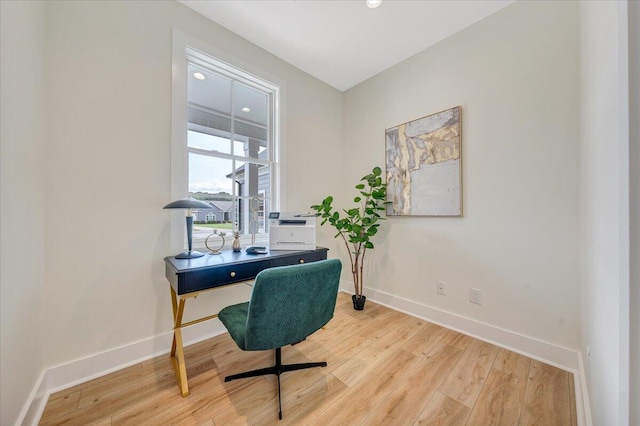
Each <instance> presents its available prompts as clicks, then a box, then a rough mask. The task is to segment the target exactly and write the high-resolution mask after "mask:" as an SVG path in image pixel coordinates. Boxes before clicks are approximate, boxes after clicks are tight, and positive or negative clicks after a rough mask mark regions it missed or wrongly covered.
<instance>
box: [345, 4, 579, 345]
mask: <svg viewBox="0 0 640 426" xmlns="http://www.w3.org/2000/svg"><path fill="white" fill-rule="evenodd" d="M577 31H578V15H577V6H576V4H575V3H572V2H518V3H515V4H513V5H511V6H508V7H506V8H504V9H502V10H500V11H499V12H497V13H496V14H494V15H491V16H489V17H487V18H486V19H484V20H482V21H480V22H478V23H476V24H474V25H472V26H471V27H468V28H466V29H464V30H462V31H461V32H459V33H457V34H455V35H453V36H451V37H449V38H447V39H445V40H443V41H442V42H440V43H438V44H437V45H435V46H433V47H431V48H429V49H426V50H424V51H423V52H421V53H419V54H417V55H415V56H413V57H412V58H410V59H408V60H406V61H404V62H402V63H400V64H398V65H396V66H394V67H392V68H390V69H388V70H387V71H385V72H383V73H381V74H379V75H377V76H375V77H373V78H371V79H369V80H367V81H366V82H364V83H362V84H360V85H358V86H356V87H355V88H353V89H350V90H349V91H347V92H346V94H345V106H344V111H345V116H344V123H345V147H344V150H343V152H344V155H345V158H347V159H348V160H349V163H348V169H347V170H346V171H345V177H346V180H347V181H348V182H351V181H355V180H356V179H357V178H359V177H360V176H361V175H362V174H363V173H364V172H365V171H367V170H368V169H370V167H371V165H374V164H377V165H380V166H382V167H383V168H384V158H385V153H384V131H385V129H386V128H389V127H392V126H395V125H397V124H401V123H404V122H406V121H409V120H413V119H416V118H419V117H422V116H425V115H428V114H431V113H435V112H438V111H441V110H444V109H447V108H450V107H453V106H456V105H461V106H462V153H463V158H462V165H463V166H462V167H463V171H462V173H463V197H464V199H463V209H464V217H463V218H462V219H456V218H423V217H402V218H398V217H394V218H390V219H389V220H388V221H387V223H385V224H384V230H383V231H382V233H381V235H379V237H380V238H379V239H378V241H379V244H378V245H377V246H376V250H375V252H374V253H375V254H374V259H373V261H372V262H371V268H370V271H369V273H368V274H367V276H366V278H365V285H366V286H367V287H369V288H373V289H376V290H381V291H383V292H386V293H390V294H393V295H395V296H398V297H402V298H406V299H409V300H412V301H415V302H418V303H421V304H424V305H428V306H430V307H433V308H436V309H441V310H445V311H448V312H451V313H454V314H457V315H461V316H464V317H467V318H470V319H473V320H477V321H481V322H484V323H488V324H490V325H493V326H496V327H500V328H504V329H508V330H512V331H515V332H517V333H521V334H524V335H526V336H531V337H534V338H538V339H542V340H544V341H547V342H551V343H555V344H557V345H560V346H565V347H569V348H572V349H578V348H579V345H580V337H579V297H578V295H579V282H578V277H579V275H578V270H577V268H578V263H577V261H578V256H577V253H578V245H577V244H578V225H577V223H578V139H577V130H578V111H577V107H578V85H577V78H578V57H577V53H578V51H577V49H578V44H577V43H578V37H577ZM344 198H347V196H346V195H344ZM436 281H444V282H445V283H446V293H447V294H446V296H444V297H443V296H437V295H436ZM471 287H474V288H478V289H481V290H482V292H483V304H482V306H477V305H472V304H470V303H469V288H471ZM365 293H366V292H365Z"/></svg>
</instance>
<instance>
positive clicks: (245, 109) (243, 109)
mask: <svg viewBox="0 0 640 426" xmlns="http://www.w3.org/2000/svg"><path fill="white" fill-rule="evenodd" d="M242 112H251V108H249V107H242Z"/></svg>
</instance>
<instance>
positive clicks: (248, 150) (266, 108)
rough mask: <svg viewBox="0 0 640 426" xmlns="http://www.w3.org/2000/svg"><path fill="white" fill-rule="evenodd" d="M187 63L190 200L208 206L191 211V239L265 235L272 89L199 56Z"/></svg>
mask: <svg viewBox="0 0 640 426" xmlns="http://www.w3.org/2000/svg"><path fill="white" fill-rule="evenodd" d="M187 58H188V64H187V65H188V67H187V68H188V97H187V99H188V107H187V108H188V109H187V119H188V131H187V147H188V151H189V196H191V197H194V198H197V199H199V200H202V201H205V202H206V203H208V204H209V205H210V206H211V208H210V209H202V210H199V211H196V212H194V233H193V235H194V238H195V239H197V238H205V237H206V236H207V235H209V234H210V233H211V232H212V229H219V230H225V229H228V230H229V231H231V230H238V231H239V232H240V233H241V234H243V235H247V234H248V233H249V232H250V231H249V230H250V229H258V232H259V233H261V234H263V233H267V232H268V229H267V225H268V223H267V222H266V221H265V220H264V218H265V217H266V215H268V214H269V211H270V210H271V208H272V206H273V205H272V203H273V200H274V199H275V195H276V194H275V191H276V189H275V188H276V187H277V185H276V182H275V173H274V170H275V167H276V165H277V163H276V158H275V156H274V153H275V152H276V149H275V143H276V137H275V136H276V135H275V127H276V126H275V121H276V119H277V117H276V111H275V110H276V105H277V96H278V88H277V87H276V86H274V85H272V84H271V83H268V82H266V81H264V80H261V79H259V78H256V77H253V76H251V75H249V74H247V73H245V72H243V71H241V70H238V69H234V68H233V67H231V66H230V65H228V64H225V63H222V62H219V61H217V60H215V59H213V58H206V59H207V60H204V59H203V57H202V55H201V54H200V55H197V56H190V55H188V56H187ZM252 208H253V209H255V210H256V211H255V212H252V211H251V209H252ZM253 222H257V224H255V223H253Z"/></svg>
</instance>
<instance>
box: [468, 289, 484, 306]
mask: <svg viewBox="0 0 640 426" xmlns="http://www.w3.org/2000/svg"><path fill="white" fill-rule="evenodd" d="M469 301H470V302H471V303H475V304H476V305H482V290H479V289H477V288H472V289H471V290H470V291H469Z"/></svg>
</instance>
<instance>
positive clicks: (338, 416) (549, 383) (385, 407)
mask: <svg viewBox="0 0 640 426" xmlns="http://www.w3.org/2000/svg"><path fill="white" fill-rule="evenodd" d="M462 349H464V350H462ZM443 353H444V354H445V355H443ZM435 354H438V355H437V356H436V355H435ZM446 354H448V356H449V357H451V358H453V357H454V355H453V354H456V355H457V356H458V359H457V361H455V362H451V360H449V361H448V362H447V361H445V359H446V358H447V356H446ZM185 359H186V367H187V374H188V377H189V390H190V395H189V396H188V397H186V398H183V397H182V396H181V395H180V391H179V389H178V386H177V382H176V378H175V373H174V371H173V368H172V365H171V362H170V359H169V356H168V354H167V355H162V356H160V357H156V358H154V359H150V360H147V361H144V362H142V363H139V364H135V365H133V366H131V367H127V368H124V369H122V370H119V371H117V372H114V373H111V374H108V375H105V376H103V377H100V378H97V379H95V380H91V381H88V382H85V383H81V384H79V385H77V386H73V387H70V388H68V389H65V390H63V391H60V392H57V393H56V394H53V395H51V397H50V398H49V401H48V402H47V406H46V408H45V411H44V414H43V416H42V419H41V422H40V424H41V425H79V426H80V425H81V426H87V425H97V426H106V425H118V426H120V425H132V426H133V425H135V426H138V425H145V426H146V425H151V426H154V425H161V426H164V425H168V424H179V425H193V426H212V425H213V426H215V425H220V424H225V425H236V424H239V425H243V424H252V425H273V424H278V425H280V426H283V425H289V424H291V425H300V424H304V425H309V424H314V425H323V424H332V425H333V424H338V425H339V424H345V425H351V424H361V423H362V422H364V421H368V422H369V424H394V425H395V424H441V425H456V424H462V423H464V422H465V421H466V420H467V419H468V418H469V416H471V415H472V413H474V414H473V415H474V419H476V420H477V421H478V422H482V423H481V424H483V423H484V422H485V421H486V423H487V424H490V422H491V420H485V419H486V418H487V417H481V414H480V413H479V410H480V408H477V410H476V411H474V410H475V409H473V408H472V407H474V405H475V406H476V407H484V406H486V405H487V404H489V407H490V409H489V410H485V411H488V412H491V413H492V412H495V411H496V410H497V411H499V410H501V409H503V410H506V409H511V408H510V407H511V406H512V405H513V402H512V400H511V399H509V398H507V397H506V396H504V397H503V398H502V399H504V401H503V402H499V401H501V400H502V399H501V398H497V397H495V395H496V394H500V392H503V393H506V389H507V388H508V385H509V383H510V382H509V381H508V380H506V379H504V383H503V382H501V381H500V380H497V379H495V378H494V375H495V376H496V377H498V376H499V377H503V378H504V376H505V375H507V376H509V375H511V376H510V377H512V378H519V380H520V379H521V378H522V375H523V372H526V374H525V375H524V378H525V380H524V381H525V382H526V390H525V392H524V397H523V398H522V400H523V406H525V405H526V409H525V408H521V409H520V410H521V415H520V421H521V424H523V425H529V424H574V425H575V417H576V416H575V401H574V404H573V405H572V404H571V403H570V401H571V398H575V389H573V388H572V386H571V385H572V380H573V377H572V375H571V374H569V373H566V372H563V371H560V370H557V369H554V368H553V367H549V366H545V365H544V364H541V363H538V362H537V361H536V362H532V361H531V360H529V359H528V358H526V357H523V356H521V355H517V354H513V353H510V352H509V351H505V350H498V349H497V348H496V347H494V346H492V345H489V344H485V343H483V342H480V341H478V340H476V339H473V338H471V337H469V336H464V335H462V334H460V333H457V332H454V331H449V330H447V329H445V328H443V327H440V326H438V325H435V324H431V323H428V322H425V321H423V320H420V319H417V318H413V317H410V316H408V315H405V314H402V313H399V312H396V311H393V310H392V309H390V308H387V307H385V306H381V305H378V304H376V303H373V302H371V301H367V307H366V308H365V311H354V310H353V306H352V303H351V299H350V295H346V294H340V295H339V296H338V301H337V306H336V311H335V316H334V318H333V319H332V320H331V321H330V322H329V323H328V324H327V325H326V326H325V327H323V328H322V329H321V330H319V331H317V332H316V333H314V334H313V335H311V336H309V337H308V338H307V339H306V340H305V341H303V342H301V343H299V344H296V345H295V346H287V347H285V348H283V350H282V360H283V362H285V363H299V362H310V361H326V362H327V363H328V365H327V367H325V368H314V369H308V370H300V371H295V372H290V373H286V374H283V375H282V377H281V379H282V402H283V414H284V419H283V420H282V421H278V419H277V397H276V396H277V393H276V381H275V376H263V377H261V378H252V379H241V380H234V381H231V382H224V377H225V376H226V375H229V374H234V373H238V372H242V371H248V370H253V369H256V368H260V367H267V366H270V365H273V362H274V355H273V351H259V352H246V351H242V350H240V349H239V348H238V347H237V345H236V344H235V342H234V341H233V340H232V339H231V338H230V337H229V335H228V334H227V333H225V334H222V335H218V336H215V337H213V338H211V339H207V340H205V341H203V342H199V343H197V344H194V345H190V346H188V347H186V348H185ZM436 359H439V361H437V360H436ZM444 364H450V365H449V367H447V368H445V367H443V366H442V365H444ZM492 365H493V369H494V370H493V371H495V372H492V373H491V374H490V376H489V377H488V378H486V379H485V377H486V375H487V374H489V372H490V371H492V370H491V366H492ZM527 366H528V369H527ZM511 380H515V379H511ZM438 386H440V389H438ZM483 386H484V387H483ZM496 389H499V390H498V391H496ZM512 394H513V395H516V396H517V395H518V391H517V390H515V391H512ZM509 396H510V397H511V396H512V395H509ZM490 401H493V402H495V404H502V407H496V406H495V405H491V404H490V403H489V402H490ZM563 401H564V402H563ZM564 406H566V407H567V408H566V409H561V407H564ZM558 412H560V414H557V413H558ZM565 414H566V416H565ZM372 415H373V416H372ZM491 418H492V417H489V419H491ZM496 418H498V417H496ZM472 420H473V419H472ZM476 420H473V421H474V422H475V421H476ZM467 424H469V425H471V426H475V425H474V424H473V423H472V421H471V420H469V422H468V423H467ZM476 424H477V423H476ZM514 424H516V423H514Z"/></svg>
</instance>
